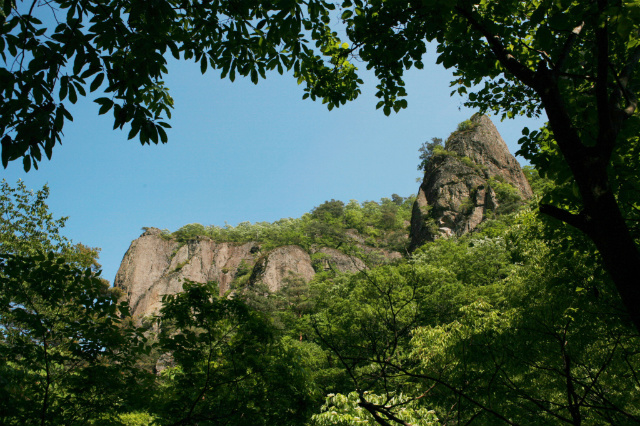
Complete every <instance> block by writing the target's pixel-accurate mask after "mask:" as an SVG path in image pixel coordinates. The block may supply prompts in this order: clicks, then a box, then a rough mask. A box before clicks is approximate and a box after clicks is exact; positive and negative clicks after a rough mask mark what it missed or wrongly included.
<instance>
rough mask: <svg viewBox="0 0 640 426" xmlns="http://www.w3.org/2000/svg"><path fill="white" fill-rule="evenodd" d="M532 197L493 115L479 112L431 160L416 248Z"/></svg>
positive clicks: (415, 225) (418, 211) (416, 209)
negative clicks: (493, 121)
mask: <svg viewBox="0 0 640 426" xmlns="http://www.w3.org/2000/svg"><path fill="white" fill-rule="evenodd" d="M531 196H532V192H531V187H530V186H529V182H528V181H527V179H526V177H525V176H524V173H523V172H522V169H521V168H520V164H519V163H518V161H517V160H516V159H515V158H514V157H513V155H511V153H510V152H509V149H508V148H507V144H506V143H505V142H504V140H503V139H502V137H501V136H500V134H499V133H498V130H497V129H496V127H495V126H494V124H493V123H492V122H491V119H489V117H487V116H486V115H480V114H476V115H474V116H473V117H471V119H470V120H467V121H465V122H463V123H461V125H460V126H459V128H458V130H457V131H455V132H454V133H452V134H451V136H449V138H448V139H447V141H446V142H445V145H444V147H437V148H436V149H435V150H434V151H433V155H432V156H431V158H430V159H429V160H428V162H427V164H426V167H425V174H424V179H423V182H422V184H421V185H420V189H419V191H418V196H417V198H416V201H415V203H414V206H413V214H412V217H411V235H410V238H411V244H410V249H411V250H413V249H415V248H417V247H419V246H420V245H422V244H424V243H425V242H427V241H433V240H434V239H436V238H441V237H448V236H451V235H461V234H464V233H466V232H469V231H471V230H473V229H474V228H475V227H476V226H478V224H480V222H482V221H483V220H484V219H485V218H487V217H489V216H491V215H492V214H495V212H497V211H499V210H500V209H501V208H502V209H503V210H504V209H505V208H507V207H508V204H510V203H517V202H518V199H519V200H524V199H528V198H530V197H531Z"/></svg>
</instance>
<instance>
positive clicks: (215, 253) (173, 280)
mask: <svg viewBox="0 0 640 426" xmlns="http://www.w3.org/2000/svg"><path fill="white" fill-rule="evenodd" d="M317 252H320V253H323V254H325V258H324V260H325V261H326V263H327V267H328V268H332V269H334V270H335V271H337V272H357V271H361V270H363V269H365V268H366V266H365V264H364V262H363V261H362V260H360V259H358V258H355V257H351V256H348V255H346V254H344V253H342V252H340V251H339V250H336V249H332V248H327V247H322V248H319V249H318V250H317ZM241 264H243V268H246V267H248V268H250V269H251V276H250V278H249V281H250V282H252V283H256V282H262V283H263V284H265V285H266V286H267V287H268V288H269V290H270V291H277V290H279V289H280V288H281V287H282V285H283V282H284V280H286V279H287V278H288V277H300V278H302V279H303V280H304V281H306V282H308V281H310V280H311V279H313V277H314V276H315V271H314V269H313V265H312V261H311V257H310V256H309V254H308V253H307V252H306V251H305V250H303V249H302V248H300V247H298V246H293V245H291V246H283V247H278V248H275V249H273V250H271V251H269V252H267V253H262V252H261V251H260V246H259V245H258V244H257V243H253V242H250V243H246V244H236V243H216V242H215V241H213V240H211V239H209V238H207V237H199V238H196V239H194V240H191V241H189V242H188V243H186V244H180V243H178V242H177V241H175V240H171V239H167V238H164V237H163V236H162V232H161V231H160V230H159V229H157V228H148V229H146V230H145V232H144V233H143V234H142V235H141V236H140V237H139V238H138V239H136V240H134V241H133V242H132V243H131V246H130V247H129V250H127V253H126V254H125V255H124V258H123V260H122V263H121V264H120V268H119V270H118V273H117V274H116V278H115V280H114V285H115V286H116V287H118V288H120V289H121V290H122V292H123V293H124V295H123V297H124V299H125V300H127V301H128V302H129V305H130V306H131V313H132V315H133V317H134V318H137V319H138V320H140V319H142V318H144V317H146V316H150V315H154V314H157V313H158V311H159V310H160V308H161V306H162V296H164V295H165V294H176V293H178V292H180V291H182V285H183V283H184V280H185V279H188V280H191V281H195V282H208V281H215V282H217V283H218V285H219V288H220V295H221V296H222V295H224V294H225V293H226V292H227V291H228V290H230V285H231V282H232V281H233V279H234V277H235V276H236V273H237V272H238V268H239V267H240V266H241Z"/></svg>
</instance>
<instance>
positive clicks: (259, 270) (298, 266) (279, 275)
mask: <svg viewBox="0 0 640 426" xmlns="http://www.w3.org/2000/svg"><path fill="white" fill-rule="evenodd" d="M315 274H316V273H315V271H314V270H313V266H312V265H311V257H310V256H309V253H307V252H306V251H304V250H303V249H302V248H300V247H298V246H282V247H278V248H275V249H273V250H272V251H270V252H269V253H267V254H266V255H265V256H262V257H261V258H260V259H258V261H257V262H256V265H255V267H254V268H253V272H252V274H251V278H250V282H256V281H261V282H262V283H263V284H265V285H266V286H267V287H268V288H269V291H272V292H274V291H278V290H279V289H280V288H281V287H282V282H283V280H284V279H285V278H287V277H291V276H295V277H301V278H302V279H304V280H305V281H310V280H311V279H312V278H313V277H314V276H315Z"/></svg>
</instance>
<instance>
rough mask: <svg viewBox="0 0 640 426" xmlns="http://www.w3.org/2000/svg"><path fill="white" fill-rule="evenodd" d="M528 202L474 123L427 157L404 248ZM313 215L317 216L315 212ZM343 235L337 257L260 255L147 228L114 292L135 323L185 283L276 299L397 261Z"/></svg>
mask: <svg viewBox="0 0 640 426" xmlns="http://www.w3.org/2000/svg"><path fill="white" fill-rule="evenodd" d="M531 195H532V194H531V188H530V187H529V183H528V182H527V180H526V178H525V176H524V174H523V173H522V170H521V169H520V165H519V164H518V162H517V161H516V159H515V158H514V157H513V156H512V155H511V154H510V153H509V150H508V149H507V145H506V144H505V142H504V141H503V140H502V138H501V137H500V135H499V134H498V131H497V130H496V128H495V126H494V125H493V123H492V122H491V120H490V119H489V118H488V117H486V116H481V115H475V116H474V117H472V118H471V120H469V121H468V122H465V126H463V127H461V128H460V129H459V130H458V131H456V132H454V133H453V134H452V135H451V136H450V137H449V139H448V140H447V141H446V144H445V146H444V147H438V149H437V150H434V151H433V154H432V156H431V158H430V159H429V161H428V162H427V164H426V168H425V175H424V181H423V182H422V184H421V185H420V189H419V192H418V195H417V197H416V201H415V203H414V204H413V211H412V216H411V223H410V244H409V248H410V249H415V248H416V247H418V246H420V245H422V244H423V243H425V242H427V241H433V240H434V239H436V238H440V237H443V236H444V237H446V236H451V235H461V234H464V233H465V232H469V231H471V230H473V229H474V228H475V227H476V226H477V225H478V224H479V223H480V222H482V221H483V220H484V219H485V218H487V217H490V216H492V215H493V214H495V213H496V212H499V210H500V209H501V208H502V209H503V210H504V209H505V206H507V205H508V203H511V204H514V203H515V204H517V203H518V202H520V201H521V200H522V199H526V198H529V197H531ZM325 204H327V203H325ZM328 204H330V205H331V206H332V207H334V210H336V209H335V207H336V206H337V207H339V209H337V210H336V211H334V210H331V211H329V212H328V213H327V212H325V213H326V214H330V216H331V217H330V219H331V220H334V221H336V220H339V218H341V217H342V215H344V206H343V203H341V202H335V200H332V202H330V203H328ZM325 210H326V209H325ZM336 212H337V213H336ZM407 213H408V212H407ZM314 214H316V216H318V217H320V216H321V215H320V213H318V212H317V211H315V210H314ZM393 217H395V216H393ZM340 220H342V219H340ZM346 223H347V222H344V224H346ZM316 225H318V226H317V227H316V228H310V229H311V230H312V232H315V233H317V234H319V235H322V232H333V231H335V230H333V231H332V228H331V226H330V225H328V222H327V223H324V222H322V223H317V224H316ZM406 225H409V224H408V223H406V224H405V229H406ZM367 226H369V227H371V225H367ZM200 227H201V228H202V229H203V230H204V227H202V225H200ZM319 229H320V230H322V232H320V231H318V230H319ZM343 232H344V235H343V236H342V237H341V238H342V239H338V240H336V241H339V244H336V247H338V248H341V249H342V251H341V250H337V249H336V248H329V247H324V246H323V245H324V244H327V243H326V242H322V243H320V244H316V243H313V244H311V247H310V249H309V250H308V251H307V250H305V249H303V248H301V247H299V246H296V245H284V246H280V247H277V248H274V249H272V250H266V249H264V247H263V246H262V245H261V244H259V243H257V242H246V243H230V242H216V241H214V240H212V239H211V238H208V237H203V236H190V237H184V236H183V237H175V238H174V237H171V236H170V235H164V234H163V233H162V232H161V231H160V230H159V229H156V228H149V229H146V230H145V232H144V233H143V234H142V235H141V236H140V237H139V238H138V239H136V240H135V241H133V242H132V243H131V246H130V247H129V250H128V251H127V253H126V254H125V256H124V259H123V261H122V264H121V266H120V269H119V270H118V273H117V275H116V278H115V281H114V285H115V286H116V287H118V288H120V289H121V290H122V292H123V297H124V298H125V299H126V300H127V301H128V302H129V304H130V306H131V312H132V315H133V316H134V317H135V318H138V319H140V318H142V317H145V316H148V315H153V314H155V313H157V312H158V310H159V309H160V307H161V304H162V296H163V295H165V294H175V293H177V292H180V291H181V290H182V285H183V282H184V280H191V281H195V282H208V281H215V282H217V283H218V285H219V289H220V294H221V295H224V294H227V292H229V291H230V290H231V291H236V290H237V289H242V288H246V287H244V286H257V285H258V284H262V285H263V286H264V287H266V288H268V289H269V291H272V292H275V291H278V290H279V289H280V288H282V286H283V285H284V284H285V283H286V282H287V280H288V279H290V278H299V279H302V280H304V281H306V282H309V281H310V280H311V279H313V277H314V276H315V274H316V271H335V272H357V271H361V270H364V269H366V265H368V264H371V265H375V264H381V263H387V262H393V261H395V260H397V259H400V258H401V257H402V256H401V254H400V253H399V252H397V251H391V250H387V249H385V247H386V246H385V245H384V244H383V240H384V239H383V238H379V239H378V240H375V241H373V243H372V242H371V241H368V239H371V238H373V237H371V236H369V237H368V239H367V238H365V235H363V234H360V233H358V231H357V230H356V229H355V228H349V229H344V230H343ZM361 232H362V230H361ZM394 232H396V233H397V234H398V235H395V234H394V235H395V237H394V238H396V239H398V241H401V242H402V240H404V239H405V238H406V236H407V234H406V233H405V232H404V231H403V229H402V227H401V228H399V229H396V230H395V231H394ZM190 235H202V234H198V233H196V234H190ZM174 236H175V234H174ZM179 241H182V242H179ZM185 241H186V242H185ZM319 241H322V240H321V239H320V240H319ZM381 243H382V244H381ZM343 244H344V245H343ZM341 246H342V247H341ZM388 247H391V246H388ZM388 247H387V248H388ZM394 247H397V245H396V246H394ZM354 254H355V255H354ZM232 287H233V288H232Z"/></svg>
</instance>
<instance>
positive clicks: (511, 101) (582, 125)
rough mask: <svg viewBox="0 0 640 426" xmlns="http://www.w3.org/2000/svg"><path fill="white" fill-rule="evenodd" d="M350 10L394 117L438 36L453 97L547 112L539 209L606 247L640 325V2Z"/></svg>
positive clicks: (507, 110) (360, 49)
mask: <svg viewBox="0 0 640 426" xmlns="http://www.w3.org/2000/svg"><path fill="white" fill-rule="evenodd" d="M342 7H343V9H344V11H343V13H342V16H341V17H342V19H343V20H344V21H345V23H346V25H347V34H348V37H349V38H350V40H351V41H352V43H353V46H352V47H351V49H350V52H352V53H353V54H358V55H359V57H360V58H361V59H362V60H364V61H365V62H366V63H367V68H369V69H373V70H374V71H375V73H376V76H377V77H378V79H379V81H380V84H379V86H378V88H379V93H378V96H379V97H381V98H382V100H381V101H380V102H379V103H378V107H379V108H380V107H382V108H383V109H384V112H385V113H386V114H389V113H390V112H391V110H392V109H393V110H396V111H398V110H399V109H401V108H403V107H406V106H407V102H406V100H405V99H403V97H404V96H405V95H406V91H405V89H404V83H403V80H402V79H403V72H404V70H405V69H409V68H411V67H413V66H415V67H416V68H422V65H423V64H422V58H423V55H424V53H425V52H426V48H427V42H434V43H435V44H436V46H437V51H438V54H439V56H438V62H439V63H442V64H443V65H444V66H445V67H447V68H451V67H453V68H454V69H455V72H454V75H455V80H454V81H453V82H452V86H456V87H457V89H456V90H454V93H455V92H456V91H457V92H458V93H460V94H467V92H468V91H469V92H470V93H468V98H467V101H466V105H467V106H469V107H473V108H478V109H480V110H481V111H489V110H491V111H493V112H495V113H498V114H501V115H502V116H503V118H504V117H514V116H516V115H527V116H537V115H539V114H541V113H545V114H546V116H547V117H548V120H549V122H548V125H547V127H546V128H545V129H543V131H536V132H529V131H528V129H525V130H524V131H523V133H524V137H523V138H522V139H521V140H520V143H521V147H522V148H521V150H520V151H519V153H520V154H522V155H524V156H525V158H527V159H529V160H530V161H531V162H532V163H533V164H535V165H536V167H538V168H539V170H540V171H541V172H542V173H543V174H544V175H546V176H549V177H552V178H554V179H555V180H556V182H557V183H558V184H559V187H560V189H559V190H558V191H556V192H555V193H553V194H550V196H549V197H547V198H546V199H544V200H543V203H541V204H540V211H541V212H543V213H545V214H547V215H550V216H552V217H554V218H557V219H559V220H561V221H563V222H565V223H567V224H569V225H571V226H573V227H575V228H577V229H579V230H580V231H582V232H583V233H585V234H586V235H587V236H588V237H589V238H590V239H591V240H592V241H593V242H594V243H595V246H596V247H597V249H598V251H599V252H600V254H601V255H602V257H603V259H604V265H605V267H606V269H607V271H608V272H609V273H610V274H611V276H612V278H613V279H614V281H615V283H616V286H617V288H618V291H619V293H620V296H621V297H622V300H623V301H624V304H625V306H626V308H627V310H628V314H629V316H630V318H631V320H632V321H633V323H634V324H635V326H636V328H637V329H639V330H640V309H639V308H638V306H640V278H639V277H640V254H639V252H638V248H637V245H636V243H635V241H634V234H633V233H632V230H634V228H633V226H631V225H630V224H635V222H636V221H637V220H638V219H639V218H640V217H639V215H638V213H639V212H640V208H639V207H640V201H639V199H638V173H637V170H638V162H639V156H638V150H639V149H640V146H639V145H640V144H639V142H640V140H639V137H638V134H639V133H640V114H639V112H638V108H637V105H638V101H637V90H638V87H639V84H638V83H639V79H638V71H637V68H638V67H637V65H638V62H639V61H640V3H639V2H638V1H634V0H590V1H587V0H573V1H572V0H535V1H528V2H522V1H500V2H494V1H489V0H482V1H470V0H458V1H429V2H417V3H416V2H412V1H406V0H392V1H384V2H382V1H371V2H363V1H361V0H353V1H352V0H345V1H343V3H342ZM340 53H343V52H340ZM472 88H473V90H475V91H473V92H471V90H472ZM317 93H318V94H320V95H322V94H323V92H322V90H321V89H319V90H318V92H317ZM635 237H637V235H635Z"/></svg>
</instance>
